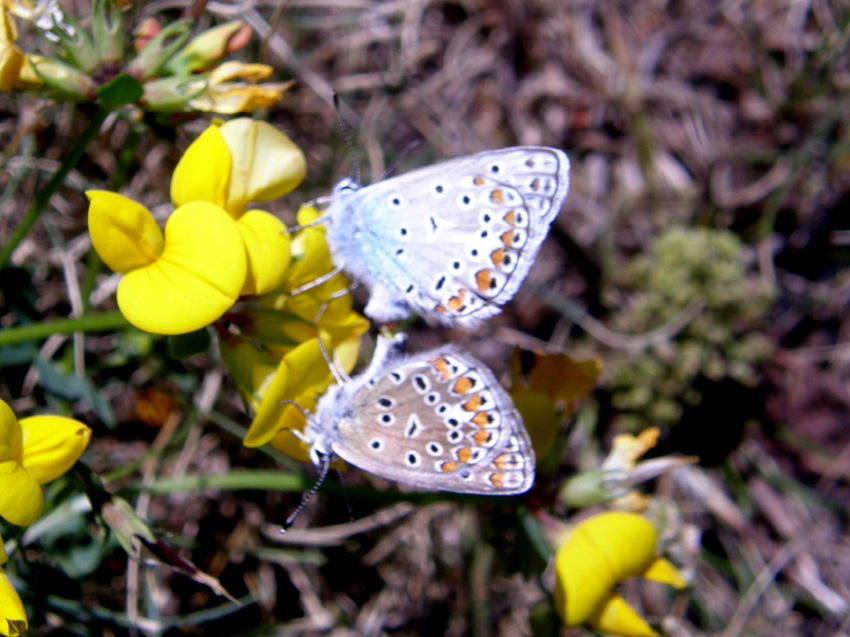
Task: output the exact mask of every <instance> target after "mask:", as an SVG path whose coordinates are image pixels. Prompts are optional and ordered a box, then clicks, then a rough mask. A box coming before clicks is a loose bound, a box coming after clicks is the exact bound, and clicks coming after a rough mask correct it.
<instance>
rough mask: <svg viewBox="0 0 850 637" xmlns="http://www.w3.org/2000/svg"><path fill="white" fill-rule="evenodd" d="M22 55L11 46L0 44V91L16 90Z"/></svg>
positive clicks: (22, 59) (22, 61) (22, 62)
mask: <svg viewBox="0 0 850 637" xmlns="http://www.w3.org/2000/svg"><path fill="white" fill-rule="evenodd" d="M23 64H24V54H23V53H22V52H21V50H20V49H19V48H18V47H16V46H15V45H13V44H7V43H3V42H0V91H4V92H8V91H11V90H13V89H16V88H18V86H19V82H20V78H21V67H22V66H23Z"/></svg>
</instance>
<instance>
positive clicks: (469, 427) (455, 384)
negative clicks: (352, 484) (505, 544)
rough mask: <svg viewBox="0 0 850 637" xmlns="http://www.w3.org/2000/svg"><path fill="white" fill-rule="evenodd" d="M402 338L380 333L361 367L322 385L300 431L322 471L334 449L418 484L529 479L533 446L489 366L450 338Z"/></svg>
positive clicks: (471, 489)
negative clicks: (410, 346)
mask: <svg viewBox="0 0 850 637" xmlns="http://www.w3.org/2000/svg"><path fill="white" fill-rule="evenodd" d="M403 341H404V337H403V336H401V335H398V336H396V338H394V339H387V338H384V337H381V336H379V337H378V343H377V347H376V348H375V354H374V356H373V358H372V362H371V363H370V365H369V367H368V368H367V369H366V371H364V372H363V373H362V374H360V375H359V376H356V377H354V378H353V379H347V380H344V381H343V382H341V383H340V384H338V385H336V386H334V387H331V388H330V389H329V390H328V391H327V393H325V395H324V396H322V397H321V398H320V399H319V402H318V404H317V406H316V415H315V417H313V416H308V420H307V427H306V429H305V431H304V435H303V438H304V441H305V442H306V443H307V444H308V445H309V446H310V457H311V459H312V461H313V463H314V464H315V465H316V466H317V467H322V468H324V470H325V471H323V475H324V473H325V472H326V470H327V467H328V464H329V462H330V460H331V459H332V458H333V457H334V456H338V457H340V458H342V459H343V460H345V461H346V462H348V463H351V464H352V465H355V466H357V467H360V468H361V469H364V470H366V471H368V472H370V473H373V474H375V475H377V476H380V477H382V478H387V479H389V480H395V481H396V482H402V483H404V484H409V485H412V486H416V487H420V488H423V489H429V490H437V491H452V492H456V493H472V494H480V495H516V494H519V493H524V492H525V491H527V490H528V489H530V488H531V485H532V483H533V482H534V470H535V458H534V449H533V448H532V446H531V440H530V439H529V437H528V433H527V432H526V430H525V427H524V426H523V423H522V417H521V416H520V415H519V412H517V410H516V408H515V407H514V404H513V402H512V401H511V398H510V396H509V395H508V394H507V392H506V391H505V390H504V389H503V388H502V387H501V386H500V385H499V383H498V381H497V380H496V379H495V377H494V376H493V373H492V372H491V371H490V370H489V369H488V368H487V367H486V366H485V365H484V364H483V363H481V362H479V361H478V360H476V359H475V358H473V357H472V356H470V355H469V354H467V353H464V352H461V351H458V350H457V349H456V348H454V347H453V346H451V345H446V346H443V347H440V348H437V349H435V350H431V351H429V352H425V353H421V354H417V355H414V356H406V355H404V354H403V353H402V351H401V350H402V345H403ZM310 495H312V492H311V494H310ZM308 498H309V496H308ZM308 498H306V499H308ZM306 499H305V501H306ZM302 506H303V504H302ZM300 509H301V507H299V509H298V510H300ZM296 514H297V511H296ZM294 516H295V514H293V515H292V516H290V520H289V521H288V522H287V525H286V526H288V525H289V524H290V523H291V520H292V519H293V518H294Z"/></svg>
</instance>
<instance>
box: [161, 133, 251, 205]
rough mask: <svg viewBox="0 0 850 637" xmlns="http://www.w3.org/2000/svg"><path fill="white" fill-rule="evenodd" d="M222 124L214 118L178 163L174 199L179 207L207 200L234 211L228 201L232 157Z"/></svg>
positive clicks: (172, 185) (172, 191)
mask: <svg viewBox="0 0 850 637" xmlns="http://www.w3.org/2000/svg"><path fill="white" fill-rule="evenodd" d="M220 126H221V122H220V121H214V122H213V123H212V124H211V125H210V127H209V128H207V129H206V130H205V131H204V132H203V133H201V134H200V135H199V136H198V139H196V140H195V141H194V142H192V143H191V144H190V145H189V148H187V149H186V152H185V153H183V157H181V158H180V161H179V162H177V167H176V168H175V169H174V174H173V175H172V177H171V201H172V203H173V204H174V207H175V208H177V207H180V206H182V205H184V204H187V203H190V202H193V201H207V202H209V203H214V204H216V205H217V206H220V207H221V208H224V209H225V210H227V211H228V212H231V211H230V209H229V208H228V207H227V205H226V203H227V191H228V188H229V187H230V171H231V166H232V158H231V155H230V151H229V150H228V148H227V144H225V142H224V138H223V137H222V136H221V129H220ZM239 212H240V213H241V212H242V210H240V211H239ZM237 216H238V215H237Z"/></svg>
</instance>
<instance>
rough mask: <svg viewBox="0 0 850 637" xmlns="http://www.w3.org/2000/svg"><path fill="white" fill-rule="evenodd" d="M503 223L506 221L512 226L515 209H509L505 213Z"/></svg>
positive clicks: (514, 218)
mask: <svg viewBox="0 0 850 637" xmlns="http://www.w3.org/2000/svg"><path fill="white" fill-rule="evenodd" d="M505 223H508V224H510V225H512V226H515V225H516V210H511V211H510V212H509V213H508V214H506V215H505Z"/></svg>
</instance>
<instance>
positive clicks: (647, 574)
mask: <svg viewBox="0 0 850 637" xmlns="http://www.w3.org/2000/svg"><path fill="white" fill-rule="evenodd" d="M643 579H648V580H651V581H653V582H661V583H662V584H667V585H668V586H672V587H673V588H678V589H682V588H687V586H688V583H687V582H686V581H685V578H684V577H682V574H681V573H680V572H679V571H678V569H677V568H676V567H675V566H673V565H672V564H671V563H670V562H668V561H667V560H665V559H664V558H663V557H659V558H658V559H657V560H655V561H654V562H653V563H652V564H650V565H649V568H648V569H646V571H644V573H643Z"/></svg>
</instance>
